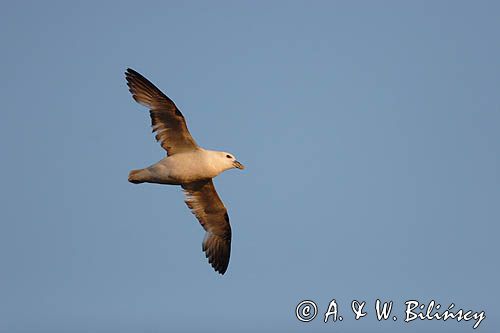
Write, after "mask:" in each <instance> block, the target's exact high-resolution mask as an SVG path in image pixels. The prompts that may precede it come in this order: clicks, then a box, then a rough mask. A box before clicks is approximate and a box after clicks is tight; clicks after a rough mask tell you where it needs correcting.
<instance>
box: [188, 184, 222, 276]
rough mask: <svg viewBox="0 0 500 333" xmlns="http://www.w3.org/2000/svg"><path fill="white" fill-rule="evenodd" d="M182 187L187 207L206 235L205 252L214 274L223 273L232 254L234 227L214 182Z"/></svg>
mask: <svg viewBox="0 0 500 333" xmlns="http://www.w3.org/2000/svg"><path fill="white" fill-rule="evenodd" d="M182 188H183V189H184V193H185V194H186V204H187V205H188V207H189V208H190V209H191V211H192V212H193V214H194V215H195V216H196V218H197V219H198V221H200V224H201V225H202V227H203V228H204V229H205V230H206V232H207V233H206V235H205V239H204V240H203V247H202V249H203V251H205V255H206V257H207V258H208V262H209V263H210V264H211V265H212V267H213V268H214V269H215V271H217V272H219V273H220V274H224V273H225V272H226V269H227V266H228V265H229V256H230V254H231V226H230V225H229V216H228V215H227V210H226V207H224V204H223V203H222V201H221V199H220V198H219V196H218V195H217V192H216V191H215V187H214V184H213V182H212V180H211V179H210V180H203V181H199V182H194V183H189V184H183V185H182Z"/></svg>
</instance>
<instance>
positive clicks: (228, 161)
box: [218, 151, 245, 170]
mask: <svg viewBox="0 0 500 333" xmlns="http://www.w3.org/2000/svg"><path fill="white" fill-rule="evenodd" d="M218 153H219V156H220V160H221V162H222V164H223V165H224V166H225V169H226V170H229V169H233V168H236V169H240V170H243V169H245V166H244V165H243V164H241V163H240V162H238V161H237V160H236V158H235V157H234V155H233V154H231V153H227V152H225V151H221V152H218Z"/></svg>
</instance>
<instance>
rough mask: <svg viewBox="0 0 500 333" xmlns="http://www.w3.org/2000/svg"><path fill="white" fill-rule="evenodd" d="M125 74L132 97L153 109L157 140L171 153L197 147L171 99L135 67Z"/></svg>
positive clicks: (153, 124)
mask: <svg viewBox="0 0 500 333" xmlns="http://www.w3.org/2000/svg"><path fill="white" fill-rule="evenodd" d="M125 77H126V79H127V85H128V87H129V90H130V92H131V93H132V97H134V99H135V100H136V101H137V102H138V103H140V104H142V105H144V106H146V107H148V108H149V109H150V111H149V113H150V116H151V126H152V127H153V132H156V140H157V141H160V144H161V146H162V147H163V149H165V150H166V151H167V154H168V155H173V154H176V153H179V152H182V151H189V150H193V149H196V148H197V147H198V145H197V144H196V142H195V141H194V139H193V137H192V136H191V134H190V133H189V130H188V128H187V125H186V120H185V119H184V116H183V115H182V113H181V111H180V110H179V109H178V108H177V106H175V104H174V102H173V101H172V100H171V99H170V98H168V97H167V96H166V95H165V94H164V93H162V92H161V91H160V89H158V88H156V87H155V85H154V84H152V83H151V82H150V81H149V80H148V79H146V78H145V77H144V76H142V75H141V74H139V73H137V72H136V71H134V70H133V69H130V68H128V69H127V71H126V72H125Z"/></svg>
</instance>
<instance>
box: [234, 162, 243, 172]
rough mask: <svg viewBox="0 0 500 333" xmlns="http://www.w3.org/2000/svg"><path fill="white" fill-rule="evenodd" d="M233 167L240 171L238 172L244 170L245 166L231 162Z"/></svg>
mask: <svg viewBox="0 0 500 333" xmlns="http://www.w3.org/2000/svg"><path fill="white" fill-rule="evenodd" d="M233 166H234V167H235V168H238V169H240V170H243V169H245V166H244V165H243V164H241V163H240V162H238V161H234V162H233Z"/></svg>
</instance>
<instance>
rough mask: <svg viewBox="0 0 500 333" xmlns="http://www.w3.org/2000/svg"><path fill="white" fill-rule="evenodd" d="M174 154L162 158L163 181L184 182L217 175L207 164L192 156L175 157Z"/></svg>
mask: <svg viewBox="0 0 500 333" xmlns="http://www.w3.org/2000/svg"><path fill="white" fill-rule="evenodd" d="M175 157H176V155H173V156H170V157H168V158H166V159H164V160H162V161H161V162H160V163H159V164H161V165H162V169H163V172H162V176H161V178H163V180H164V181H168V182H170V183H176V184H185V183H191V182H195V181H199V180H202V179H207V178H213V177H215V176H217V174H216V173H214V172H213V170H212V168H211V167H210V166H209V165H206V164H205V163H203V162H201V161H197V160H196V159H193V158H175Z"/></svg>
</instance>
